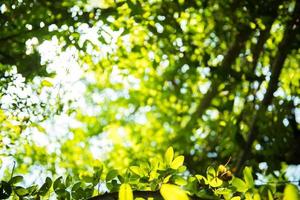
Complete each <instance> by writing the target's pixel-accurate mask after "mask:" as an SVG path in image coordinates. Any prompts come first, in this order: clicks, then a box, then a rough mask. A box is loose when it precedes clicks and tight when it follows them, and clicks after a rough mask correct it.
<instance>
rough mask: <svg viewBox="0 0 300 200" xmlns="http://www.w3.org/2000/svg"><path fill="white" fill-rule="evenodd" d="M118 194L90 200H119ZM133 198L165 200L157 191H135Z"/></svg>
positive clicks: (103, 195)
mask: <svg viewBox="0 0 300 200" xmlns="http://www.w3.org/2000/svg"><path fill="white" fill-rule="evenodd" d="M118 195H119V193H118V192H112V193H104V194H101V195H97V196H94V197H91V198H89V199H88V200H117V199H118ZM133 196H134V197H135V198H144V199H148V198H154V199H163V197H162V196H161V194H160V192H159V191H158V190H157V191H133ZM189 199H190V200H209V199H210V200H211V198H200V197H197V196H194V195H193V196H189Z"/></svg>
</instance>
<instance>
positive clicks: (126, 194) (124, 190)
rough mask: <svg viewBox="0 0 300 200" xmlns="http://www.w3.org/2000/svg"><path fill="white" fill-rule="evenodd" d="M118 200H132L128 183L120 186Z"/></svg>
mask: <svg viewBox="0 0 300 200" xmlns="http://www.w3.org/2000/svg"><path fill="white" fill-rule="evenodd" d="M119 200H133V192H132V189H131V187H130V185H129V184H128V183H124V184H122V185H121V186H120V190H119Z"/></svg>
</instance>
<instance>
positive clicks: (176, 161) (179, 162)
mask: <svg viewBox="0 0 300 200" xmlns="http://www.w3.org/2000/svg"><path fill="white" fill-rule="evenodd" d="M183 162H184V156H177V157H176V158H175V159H174V160H173V161H172V163H171V164H170V167H171V168H172V169H178V168H179V167H181V166H182V165H183Z"/></svg>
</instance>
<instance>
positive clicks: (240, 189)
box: [232, 177, 248, 192]
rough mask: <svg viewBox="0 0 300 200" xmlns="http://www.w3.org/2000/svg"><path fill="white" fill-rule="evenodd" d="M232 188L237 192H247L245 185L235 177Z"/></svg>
mask: <svg viewBox="0 0 300 200" xmlns="http://www.w3.org/2000/svg"><path fill="white" fill-rule="evenodd" d="M232 186H233V187H235V188H236V190H237V191H238V192H246V191H247V190H248V186H247V184H246V183H245V182H244V181H243V180H242V179H240V178H237V177H235V178H234V179H233V180H232Z"/></svg>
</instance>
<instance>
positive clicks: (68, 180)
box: [65, 175, 72, 187]
mask: <svg viewBox="0 0 300 200" xmlns="http://www.w3.org/2000/svg"><path fill="white" fill-rule="evenodd" d="M71 183H72V177H71V176H70V175H67V177H66V181H65V185H66V186H67V187H68V186H70V185H71Z"/></svg>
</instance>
